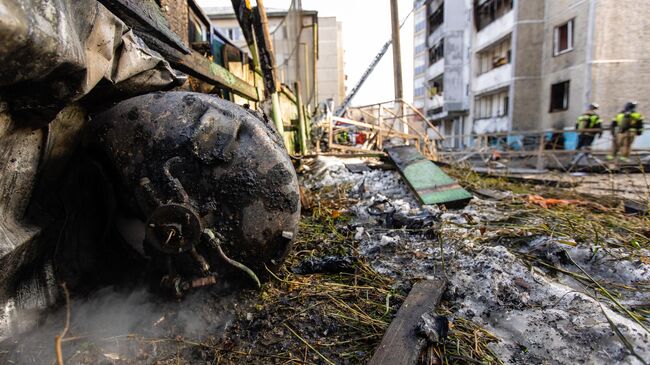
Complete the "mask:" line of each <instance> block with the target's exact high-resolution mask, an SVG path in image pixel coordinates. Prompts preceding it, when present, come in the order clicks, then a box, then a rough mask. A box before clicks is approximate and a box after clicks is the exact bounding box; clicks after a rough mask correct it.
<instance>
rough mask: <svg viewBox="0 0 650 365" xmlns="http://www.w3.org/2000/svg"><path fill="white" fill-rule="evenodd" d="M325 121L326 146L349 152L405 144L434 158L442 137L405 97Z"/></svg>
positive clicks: (328, 117) (365, 106) (377, 149)
mask: <svg viewBox="0 0 650 365" xmlns="http://www.w3.org/2000/svg"><path fill="white" fill-rule="evenodd" d="M324 124H325V125H322V127H324V130H325V133H326V135H327V146H328V148H329V149H330V150H339V151H345V152H350V153H367V152H370V151H382V150H383V148H384V146H385V145H386V144H389V143H390V144H392V145H396V144H407V145H414V146H415V147H416V148H417V149H418V151H420V153H422V154H423V155H425V156H427V157H428V158H431V159H437V158H438V156H437V152H438V148H437V145H438V144H437V141H439V140H441V139H443V136H442V134H440V132H439V131H438V129H437V128H436V127H435V126H434V125H433V124H431V122H430V121H429V120H427V118H426V117H425V116H424V115H423V114H422V113H421V112H420V111H419V110H418V109H417V108H415V107H414V106H413V105H411V104H410V103H408V102H406V101H404V100H394V101H388V102H383V103H377V104H371V105H364V106H360V107H354V108H350V109H349V110H348V112H347V113H346V117H345V118H340V117H336V116H334V115H331V114H330V115H328V116H327V117H326V118H325V119H324ZM359 136H361V137H359Z"/></svg>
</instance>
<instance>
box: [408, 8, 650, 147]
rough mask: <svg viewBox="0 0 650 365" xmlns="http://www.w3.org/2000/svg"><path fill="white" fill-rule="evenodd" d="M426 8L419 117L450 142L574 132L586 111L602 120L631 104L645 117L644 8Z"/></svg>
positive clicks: (648, 81) (648, 76) (648, 98)
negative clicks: (591, 108)
mask: <svg viewBox="0 0 650 365" xmlns="http://www.w3.org/2000/svg"><path fill="white" fill-rule="evenodd" d="M422 6H424V7H427V8H428V10H427V12H428V24H427V38H428V39H427V47H428V52H429V55H430V57H428V59H427V64H426V67H427V74H426V79H427V82H428V86H429V87H430V89H429V92H428V94H427V95H426V101H425V103H424V112H425V114H426V115H427V116H428V117H429V118H431V120H432V121H434V123H436V124H438V125H440V126H441V130H442V131H443V132H444V133H445V134H446V135H448V136H453V135H457V134H459V132H461V131H462V133H465V134H469V133H478V134H481V133H493V132H501V131H529V130H545V129H551V128H559V129H562V128H566V127H571V126H573V125H574V123H575V120H576V118H577V117H578V116H579V115H580V113H582V112H583V111H584V109H585V107H586V105H587V104H589V103H591V102H597V103H599V104H600V105H601V111H602V114H603V116H604V117H608V118H609V117H612V116H613V115H615V114H616V113H617V112H618V111H619V110H620V109H621V107H622V106H623V104H624V103H625V102H627V101H631V100H636V101H638V102H639V105H640V109H641V110H642V111H643V110H646V111H647V112H650V92H648V91H650V90H648V89H649V88H650V73H649V72H648V71H649V68H650V60H649V59H648V57H647V56H646V55H647V54H648V52H649V51H650V42H647V39H648V38H647V37H648V36H650V27H648V26H647V25H648V22H647V21H646V19H648V16H649V15H650V2H648V1H641V2H639V1H632V0H597V1H596V0H427V1H425V2H424V4H423V5H422ZM416 37H417V35H416ZM416 39H417V38H416Z"/></svg>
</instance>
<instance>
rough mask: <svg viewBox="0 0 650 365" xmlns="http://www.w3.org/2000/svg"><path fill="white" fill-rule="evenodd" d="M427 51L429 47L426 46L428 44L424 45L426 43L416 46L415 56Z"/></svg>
mask: <svg viewBox="0 0 650 365" xmlns="http://www.w3.org/2000/svg"><path fill="white" fill-rule="evenodd" d="M426 49H427V45H426V44H424V43H422V44H418V45H417V46H415V54H418V53H421V52H424V51H425V50H426Z"/></svg>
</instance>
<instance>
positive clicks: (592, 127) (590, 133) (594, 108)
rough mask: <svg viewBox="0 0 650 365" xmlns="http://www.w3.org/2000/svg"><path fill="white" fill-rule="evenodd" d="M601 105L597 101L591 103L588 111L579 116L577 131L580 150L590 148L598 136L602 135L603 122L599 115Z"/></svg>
mask: <svg viewBox="0 0 650 365" xmlns="http://www.w3.org/2000/svg"><path fill="white" fill-rule="evenodd" d="M598 109H600V106H599V105H598V104H596V103H593V104H589V107H587V111H585V112H584V113H583V114H582V115H580V116H579V117H578V121H577V122H576V131H577V132H578V148H577V149H578V151H581V150H589V149H590V148H591V145H592V144H593V143H594V139H595V138H596V136H599V137H600V136H601V135H602V133H603V132H602V128H603V123H602V120H601V119H600V115H598Z"/></svg>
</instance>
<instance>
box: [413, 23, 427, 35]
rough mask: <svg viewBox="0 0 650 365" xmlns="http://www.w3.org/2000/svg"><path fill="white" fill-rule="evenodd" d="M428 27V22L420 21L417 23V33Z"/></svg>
mask: <svg viewBox="0 0 650 365" xmlns="http://www.w3.org/2000/svg"><path fill="white" fill-rule="evenodd" d="M426 27H427V23H426V22H420V23H417V24H416V25H415V33H417V32H419V31H421V30H424V29H426Z"/></svg>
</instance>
